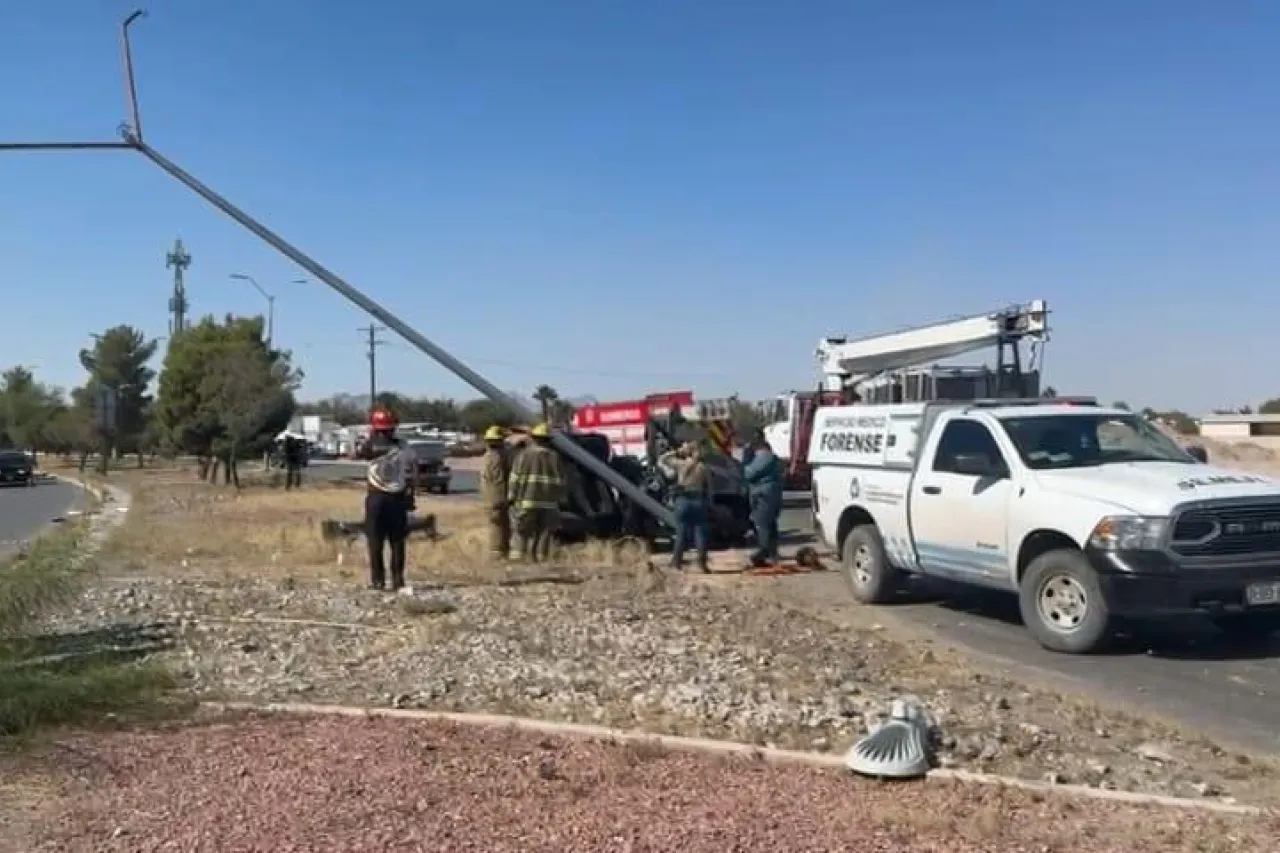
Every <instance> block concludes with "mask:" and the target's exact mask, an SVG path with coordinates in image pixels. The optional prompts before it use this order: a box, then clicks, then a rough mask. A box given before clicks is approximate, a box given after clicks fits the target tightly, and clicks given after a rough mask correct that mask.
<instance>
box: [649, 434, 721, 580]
mask: <svg viewBox="0 0 1280 853" xmlns="http://www.w3.org/2000/svg"><path fill="white" fill-rule="evenodd" d="M658 462H659V464H661V465H663V466H664V467H667V468H670V469H671V470H672V471H674V472H675V487H674V491H675V506H674V507H673V509H674V511H675V516H676V535H675V541H674V542H672V546H671V568H673V569H675V570H676V571H681V570H683V569H684V552H685V551H686V550H687V549H688V547H689V544H690V542H689V540H690V539H692V540H693V547H694V549H695V550H696V551H697V553H698V569H699V570H700V571H702V572H708V571H710V570H711V569H710V567H709V565H708V563H707V543H708V540H709V539H710V538H711V508H710V507H711V500H710V492H709V479H708V477H707V467H706V464H705V463H704V462H703V461H702V453H701V451H700V450H699V448H698V445H697V444H696V443H695V442H692V441H686V442H685V443H684V444H682V445H680V447H679V448H678V449H676V450H669V451H667V452H666V453H664V454H662V456H660V457H659V458H658Z"/></svg>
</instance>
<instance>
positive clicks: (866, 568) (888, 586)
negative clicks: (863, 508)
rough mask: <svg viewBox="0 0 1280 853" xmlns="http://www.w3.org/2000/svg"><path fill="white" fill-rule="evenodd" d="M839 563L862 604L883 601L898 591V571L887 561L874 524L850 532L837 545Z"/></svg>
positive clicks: (846, 579)
mask: <svg viewBox="0 0 1280 853" xmlns="http://www.w3.org/2000/svg"><path fill="white" fill-rule="evenodd" d="M840 563H841V566H842V568H843V569H844V578H845V581H846V582H847V583H848V584H849V589H850V590H851V591H852V592H853V597H854V598H856V599H857V600H858V601H859V602H861V603H862V604H884V603H885V602H887V601H889V599H891V598H892V597H893V595H894V593H896V592H897V591H898V581H899V572H898V570H897V569H895V568H894V567H893V566H892V565H890V564H889V559H888V557H886V556H885V553H884V541H883V540H881V538H880V531H879V530H878V529H877V528H876V526H875V525H874V524H863V525H861V526H859V527H855V528H853V530H850V531H849V535H848V536H846V537H845V538H844V544H843V545H841V547H840Z"/></svg>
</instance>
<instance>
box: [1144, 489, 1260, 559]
mask: <svg viewBox="0 0 1280 853" xmlns="http://www.w3.org/2000/svg"><path fill="white" fill-rule="evenodd" d="M1170 539H1171V541H1170V548H1172V550H1173V552H1174V553H1175V554H1178V555H1180V556H1183V557H1232V556H1238V555H1243V554H1266V553H1278V552H1280V501H1275V500H1266V501H1257V502H1252V503H1245V504H1242V503H1230V504H1224V505H1222V506H1214V505H1212V504H1210V505H1207V506H1200V507H1196V508H1194V509H1188V510H1185V511H1184V512H1182V513H1180V514H1179V515H1178V516H1177V517H1176V518H1175V519H1174V524H1173V534H1172V536H1171V537H1170Z"/></svg>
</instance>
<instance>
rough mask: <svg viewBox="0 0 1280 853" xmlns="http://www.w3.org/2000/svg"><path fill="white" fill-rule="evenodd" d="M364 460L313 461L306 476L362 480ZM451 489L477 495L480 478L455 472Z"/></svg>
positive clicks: (462, 472)
mask: <svg viewBox="0 0 1280 853" xmlns="http://www.w3.org/2000/svg"><path fill="white" fill-rule="evenodd" d="M365 470H366V467H365V463H363V462H321V461H313V462H312V463H311V464H310V465H308V466H307V470H306V472H305V474H304V476H305V477H306V478H308V479H313V480H360V479H363V478H364V474H365ZM449 491H450V492H452V493H453V494H457V495H477V494H479V491H480V479H479V476H478V475H477V473H476V472H475V471H458V470H455V471H454V472H453V480H452V482H450V484H449Z"/></svg>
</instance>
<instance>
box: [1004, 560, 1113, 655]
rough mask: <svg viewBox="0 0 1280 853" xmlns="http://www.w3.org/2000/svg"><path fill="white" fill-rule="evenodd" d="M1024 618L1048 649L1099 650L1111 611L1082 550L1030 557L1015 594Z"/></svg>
mask: <svg viewBox="0 0 1280 853" xmlns="http://www.w3.org/2000/svg"><path fill="white" fill-rule="evenodd" d="M1018 605H1019V610H1021V611H1022V622H1023V624H1025V625H1026V626H1027V629H1028V630H1029V631H1030V632H1031V634H1032V636H1034V637H1035V638H1036V641H1037V642H1038V643H1040V645H1041V646H1043V647H1044V648H1046V649H1049V650H1050V651H1054V652H1066V653H1068V654H1076V655H1081V654H1088V653H1090V652H1096V651H1100V650H1101V649H1102V647H1103V645H1105V643H1106V641H1107V640H1108V639H1109V638H1110V628H1111V615H1110V613H1109V612H1108V610H1107V602H1106V601H1105V600H1104V599H1103V596H1102V587H1101V586H1100V585H1099V584H1098V576H1097V575H1096V574H1095V573H1094V571H1093V568H1092V567H1091V566H1090V565H1089V562H1088V560H1086V559H1085V556H1084V554H1082V553H1080V552H1079V551H1074V550H1070V549H1065V548H1064V549H1061V550H1058V551H1050V552H1049V553H1047V554H1041V555H1040V556H1039V557H1036V558H1035V559H1034V560H1032V561H1031V565H1030V566H1028V567H1027V571H1026V574H1025V575H1023V577H1022V586H1021V588H1020V589H1019V592H1018Z"/></svg>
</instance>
